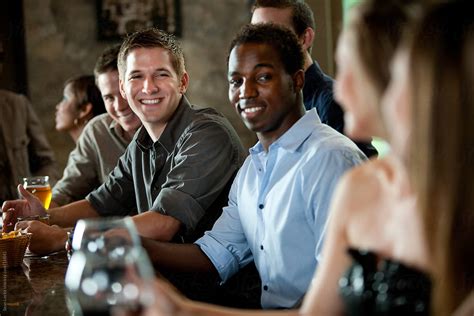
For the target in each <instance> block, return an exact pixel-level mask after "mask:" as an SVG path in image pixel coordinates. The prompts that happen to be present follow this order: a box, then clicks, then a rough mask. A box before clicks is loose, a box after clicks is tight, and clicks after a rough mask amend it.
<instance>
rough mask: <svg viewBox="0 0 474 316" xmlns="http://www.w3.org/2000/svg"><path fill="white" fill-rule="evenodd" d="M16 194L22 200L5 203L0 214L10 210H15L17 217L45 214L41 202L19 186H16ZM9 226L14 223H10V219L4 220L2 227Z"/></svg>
mask: <svg viewBox="0 0 474 316" xmlns="http://www.w3.org/2000/svg"><path fill="white" fill-rule="evenodd" d="M18 192H19V193H20V195H21V196H22V197H23V199H21V200H11V201H5V202H4V203H3V205H2V213H3V212H7V210H8V211H10V209H15V215H16V216H17V217H28V216H34V215H40V216H42V215H46V214H47V213H46V210H45V208H44V207H43V204H42V203H41V201H40V200H39V199H38V198H37V197H36V196H34V195H33V194H31V193H30V192H28V191H27V190H26V189H25V188H24V187H23V186H22V185H21V184H20V185H18ZM15 220H16V218H15ZM11 224H13V225H15V222H12V221H11V217H10V218H9V219H4V222H3V225H4V226H5V225H11Z"/></svg>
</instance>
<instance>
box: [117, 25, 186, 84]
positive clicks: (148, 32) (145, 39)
mask: <svg viewBox="0 0 474 316" xmlns="http://www.w3.org/2000/svg"><path fill="white" fill-rule="evenodd" d="M137 48H164V49H166V50H167V51H168V52H169V53H170V55H171V62H172V64H173V68H174V70H175V71H176V73H177V74H178V77H181V76H182V75H183V74H184V72H185V64H184V55H183V49H182V48H181V45H180V44H179V42H178V40H177V39H176V37H175V36H174V35H172V34H169V33H167V32H165V31H162V30H159V29H157V28H148V29H144V30H140V31H137V32H135V33H133V34H131V35H129V36H128V37H127V38H126V39H125V40H124V42H123V43H122V46H121V47H120V52H119V54H118V70H119V74H120V78H123V77H124V76H125V71H126V68H127V67H126V64H127V56H128V55H129V54H130V52H131V51H132V50H134V49H137Z"/></svg>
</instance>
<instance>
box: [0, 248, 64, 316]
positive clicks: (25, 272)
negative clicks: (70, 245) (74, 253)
mask: <svg viewBox="0 0 474 316" xmlns="http://www.w3.org/2000/svg"><path fill="white" fill-rule="evenodd" d="M67 265H68V259H67V256H66V252H65V251H62V252H59V253H56V254H53V255H50V256H45V257H25V258H24V259H23V264H22V265H21V266H20V267H16V268H11V269H0V316H6V315H15V316H17V315H22V316H23V315H53V316H54V315H69V312H68V309H67V306H66V289H65V287H64V276H65V274H66V269H67Z"/></svg>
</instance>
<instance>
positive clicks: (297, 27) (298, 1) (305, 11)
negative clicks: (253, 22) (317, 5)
mask: <svg viewBox="0 0 474 316" xmlns="http://www.w3.org/2000/svg"><path fill="white" fill-rule="evenodd" d="M258 8H276V9H286V8H291V10H292V17H291V21H292V23H293V28H294V31H295V33H296V35H298V37H300V36H301V35H303V33H304V31H305V30H306V28H308V27H310V28H312V29H313V30H314V29H315V23H314V15H313V11H312V10H311V8H310V7H309V6H308V4H306V3H305V2H304V1H302V0H256V1H255V4H254V5H253V7H252V12H254V11H255V9H258Z"/></svg>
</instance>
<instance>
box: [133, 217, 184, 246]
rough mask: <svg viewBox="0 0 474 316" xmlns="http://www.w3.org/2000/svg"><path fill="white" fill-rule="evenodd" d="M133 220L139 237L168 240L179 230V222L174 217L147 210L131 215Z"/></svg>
mask: <svg viewBox="0 0 474 316" xmlns="http://www.w3.org/2000/svg"><path fill="white" fill-rule="evenodd" d="M133 222H134V223H135V226H136V227H137V230H138V234H139V235H140V236H141V237H145V238H151V239H155V240H159V241H170V240H172V239H173V237H174V236H175V235H176V234H177V233H178V232H179V229H180V228H181V222H180V221H178V220H177V219H175V218H174V217H171V216H167V215H163V214H160V213H158V212H154V211H148V212H145V213H141V214H138V215H135V216H133Z"/></svg>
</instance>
